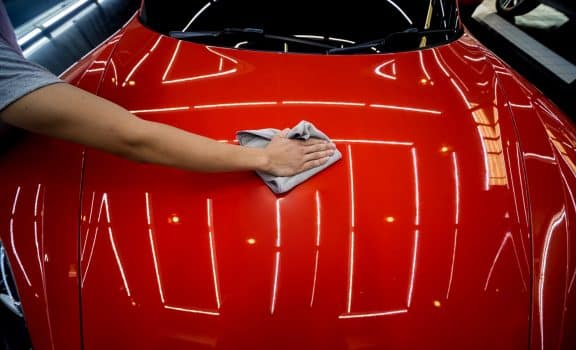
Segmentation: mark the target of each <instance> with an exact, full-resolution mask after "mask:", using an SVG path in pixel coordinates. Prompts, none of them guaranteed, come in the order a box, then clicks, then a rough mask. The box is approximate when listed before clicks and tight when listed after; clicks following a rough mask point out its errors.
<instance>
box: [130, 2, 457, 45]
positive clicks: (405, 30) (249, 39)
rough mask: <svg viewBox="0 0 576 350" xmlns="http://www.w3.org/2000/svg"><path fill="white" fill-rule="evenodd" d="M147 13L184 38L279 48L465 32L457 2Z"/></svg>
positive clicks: (428, 41)
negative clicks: (459, 19)
mask: <svg viewBox="0 0 576 350" xmlns="http://www.w3.org/2000/svg"><path fill="white" fill-rule="evenodd" d="M140 19H141V21H142V23H143V24H144V25H146V26H148V27H149V28H151V29H153V30H155V31H158V32H160V33H163V34H165V35H172V36H173V37H177V38H179V39H181V40H188V41H194V42H199V43H203V44H209V45H216V46H224V47H235V48H238V49H250V50H266V51H278V52H300V53H322V54H327V53H328V54H332V53H337V54H355V53H362V54H366V53H379V52H390V51H404V50H414V49H418V48H424V47H430V46H437V45H440V44H443V43H446V42H449V41H451V40H454V39H455V38H457V37H458V36H459V34H460V24H459V22H458V15H457V6H456V1H455V0H356V1H334V0H314V1H310V0H288V1H283V0H273V1H270V0H268V1H263V0H213V1H206V0H200V1H199V0H187V1H175V0H144V2H143V7H142V12H141V16H140ZM182 32H190V33H187V34H188V35H182V34H183V33H182ZM391 34H392V35H391ZM397 34H399V35H397ZM292 39H299V40H292ZM366 43H374V45H365V44H366ZM344 47H350V49H347V50H334V49H336V48H344Z"/></svg>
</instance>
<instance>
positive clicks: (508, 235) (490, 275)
mask: <svg viewBox="0 0 576 350" xmlns="http://www.w3.org/2000/svg"><path fill="white" fill-rule="evenodd" d="M508 241H510V242H512V249H513V251H514V256H515V257H516V264H517V266H518V270H519V271H520V278H521V279H522V285H523V286H524V290H526V281H524V272H522V265H521V264H520V258H519V257H518V247H516V242H514V237H513V236H512V233H511V232H507V233H506V235H505V236H504V239H503V240H502V243H500V247H499V248H498V252H497V253H496V257H494V260H493V261H492V266H491V267H490V271H489V272H488V277H487V278H486V283H485V284H484V291H487V290H488V284H489V283H490V279H491V278H492V273H493V272H494V268H495V267H496V263H497V262H498V260H499V259H500V254H501V253H502V250H503V249H504V247H505V246H506V243H507V242H508Z"/></svg>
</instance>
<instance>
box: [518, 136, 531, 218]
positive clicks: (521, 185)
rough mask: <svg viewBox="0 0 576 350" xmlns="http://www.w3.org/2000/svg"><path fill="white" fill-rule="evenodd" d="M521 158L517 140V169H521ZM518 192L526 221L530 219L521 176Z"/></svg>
mask: <svg viewBox="0 0 576 350" xmlns="http://www.w3.org/2000/svg"><path fill="white" fill-rule="evenodd" d="M521 159H522V151H521V150H520V143H519V142H518V141H516V166H517V169H523V166H522V164H521V163H520V160H521ZM519 182H520V194H521V195H522V209H523V211H524V218H525V219H526V220H527V221H528V220H530V217H529V216H528V215H529V214H528V210H527V208H526V198H525V197H524V193H525V191H524V181H523V179H522V177H520V181H519Z"/></svg>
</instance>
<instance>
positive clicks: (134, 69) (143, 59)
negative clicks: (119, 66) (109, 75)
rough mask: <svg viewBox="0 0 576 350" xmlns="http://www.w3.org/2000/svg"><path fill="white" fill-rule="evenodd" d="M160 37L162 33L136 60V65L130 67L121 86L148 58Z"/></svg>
mask: <svg viewBox="0 0 576 350" xmlns="http://www.w3.org/2000/svg"><path fill="white" fill-rule="evenodd" d="M161 39H162V35H159V36H158V39H156V42H155V43H154V44H153V45H152V48H151V49H150V50H148V52H147V53H146V54H145V55H144V56H142V58H141V59H140V61H138V63H136V65H134V67H132V70H130V72H129V73H128V75H127V76H126V78H125V79H124V82H123V83H122V87H125V86H126V84H127V83H128V81H130V78H132V76H133V75H134V73H136V71H137V70H138V68H139V67H140V66H141V65H142V63H144V61H146V60H147V59H148V57H149V56H150V54H151V53H152V52H153V51H154V50H155V49H156V47H157V46H158V44H159V43H160V40H161Z"/></svg>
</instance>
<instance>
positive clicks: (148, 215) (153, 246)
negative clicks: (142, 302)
mask: <svg viewBox="0 0 576 350" xmlns="http://www.w3.org/2000/svg"><path fill="white" fill-rule="evenodd" d="M151 216H152V215H151V204H150V194H149V193H148V192H146V223H147V224H148V238H149V239H150V248H151V249H152V259H153V260H154V272H155V273H156V284H157V285H158V292H159V293H160V300H161V301H162V304H164V303H165V302H166V300H165V298H164V288H163V287H162V280H161V278H160V268H159V267H158V253H157V249H156V244H155V240H154V232H153V230H152V220H151Z"/></svg>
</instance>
